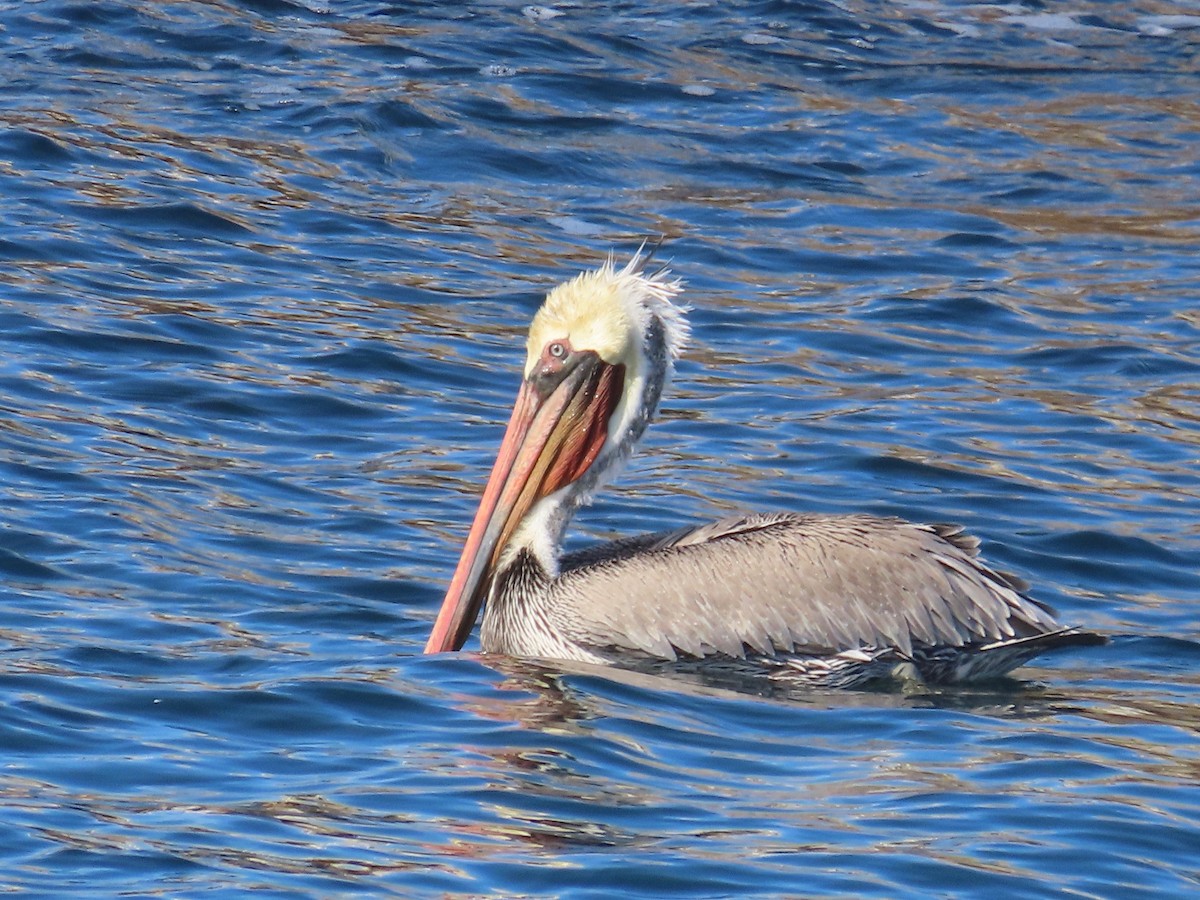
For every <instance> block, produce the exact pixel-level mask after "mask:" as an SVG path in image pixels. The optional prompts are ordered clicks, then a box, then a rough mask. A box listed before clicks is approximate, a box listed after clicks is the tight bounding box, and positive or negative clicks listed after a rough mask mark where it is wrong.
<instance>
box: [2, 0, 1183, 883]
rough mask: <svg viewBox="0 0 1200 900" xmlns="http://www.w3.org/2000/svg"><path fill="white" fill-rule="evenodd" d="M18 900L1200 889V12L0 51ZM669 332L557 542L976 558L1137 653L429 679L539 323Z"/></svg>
mask: <svg viewBox="0 0 1200 900" xmlns="http://www.w3.org/2000/svg"><path fill="white" fill-rule="evenodd" d="M0 45H2V46H3V54H4V60H5V75H4V82H5V89H4V90H3V91H2V92H0V211H2V215H0V835H2V836H3V840H2V842H0V890H3V891H7V892H10V893H11V892H15V893H17V894H21V893H26V894H28V895H30V896H46V897H62V896H71V895H86V896H104V895H107V896H117V895H120V896H124V897H141V896H168V897H205V898H208V897H241V896H246V895H247V894H248V893H249V892H251V891H256V892H259V893H260V894H261V895H262V896H267V897H333V896H360V895H387V896H429V895H437V896H443V895H461V896H514V895H520V896H570V897H589V896H590V897H608V896H613V895H614V892H615V891H618V890H619V891H620V892H621V894H622V895H623V896H637V897H663V896H674V897H707V896H747V895H767V896H781V895H790V896H812V897H833V896H852V897H880V898H884V897H886V898H895V897H926V896H956V897H1050V896H1064V895H1066V896H1073V897H1122V898H1128V897H1156V898H1157V897H1164V896H1181V897H1182V896H1193V895H1194V893H1195V892H1196V891H1197V890H1198V888H1200V884H1198V882H1200V862H1198V859H1200V856H1198V854H1197V848H1198V847H1200V788H1198V787H1197V784H1198V783H1200V740H1198V737H1197V726H1198V725H1200V714H1198V713H1197V708H1198V707H1197V700H1198V699H1200V624H1198V619H1200V617H1198V616H1197V612H1196V600H1197V596H1198V594H1200V591H1198V582H1200V579H1198V572H1197V569H1198V563H1197V561H1198V560H1200V525H1198V523H1200V469H1198V459H1197V457H1198V453H1200V312H1198V310H1200V261H1198V260H1200V252H1198V249H1200V248H1198V246H1197V245H1198V239H1200V92H1198V91H1197V80H1196V73H1197V71H1198V70H1200V7H1198V6H1196V5H1195V4H1194V3H1178V4H1170V3H1160V2H1152V0H1134V2H1131V3H1124V4H1111V3H1101V2H1079V3H1075V4H1043V3H1038V2H1014V3H1006V4H1002V5H993V4H986V3H982V4H960V3H950V2H939V0H929V2H926V0H913V2H899V3H886V4H885V3H873V2H858V0H845V2H836V3H835V2H829V3H823V2H799V3H787V2H774V3H767V2H764V3H736V2H721V3H715V2H714V3H708V2H694V3H682V4H635V3H622V4H598V3H597V4H590V3H561V4H555V5H549V6H541V7H534V6H522V5H521V4H519V3H511V4H509V3H488V4H485V3H480V4H472V5H455V4H427V5H426V4H408V3H396V4H387V3H381V2H345V3H342V2H334V3H327V4H324V5H316V4H311V5H304V4H302V3H297V2H287V0H256V2H243V3H234V2H216V0H214V2H157V3H132V2H126V3H122V2H112V0H108V2H104V0H101V2H88V3H83V2H76V3H71V2H60V0H44V2H27V3H7V4H3V5H2V6H0ZM647 235H650V236H658V235H665V236H666V238H667V243H666V247H665V249H664V250H663V251H662V252H663V253H664V255H666V256H669V257H670V259H671V263H672V267H673V269H674V271H675V272H676V273H678V274H679V275H681V276H682V277H683V278H685V279H686V280H687V282H688V285H689V291H688V301H689V303H690V304H691V305H692V307H693V312H692V323H693V326H694V341H693V344H692V346H691V348H690V350H689V352H688V354H687V356H686V358H685V359H684V360H683V362H682V364H681V367H680V370H679V374H678V377H677V382H676V385H675V387H674V389H673V391H672V393H671V395H670V397H669V398H668V399H667V401H666V403H665V406H664V410H663V415H662V421H661V422H660V423H659V424H658V425H657V426H656V427H654V428H652V429H651V431H650V433H649V435H648V438H647V441H646V446H645V448H644V452H643V453H642V454H641V456H640V457H639V458H638V460H636V461H635V462H634V464H633V465H632V466H631V467H630V470H629V471H628V472H627V473H626V475H625V476H624V477H623V479H622V480H621V482H620V483H619V485H618V486H617V487H615V488H614V489H612V490H611V491H609V492H608V493H606V494H605V495H604V496H603V497H602V498H600V499H599V500H598V502H597V503H596V504H595V505H594V506H593V507H591V508H590V509H588V510H586V511H585V512H584V514H583V515H582V516H581V518H580V521H579V522H578V523H577V525H576V527H575V529H574V534H573V538H572V540H573V541H583V540H587V539H589V538H591V539H595V538H597V537H611V536H615V535H618V534H624V533H629V532H632V531H639V530H648V529H655V528H660V527H668V526H677V525H681V524H684V523H687V522H690V521H693V520H696V519H704V518H710V517H713V516H716V515H719V514H721V513H723V512H725V511H728V510H734V509H746V508H749V509H796V510H822V511H832V512H849V511H856V510H858V511H861V510H866V511H873V512H881V513H894V514H900V515H904V516H906V517H909V518H915V519H918V520H950V521H959V522H962V523H964V524H965V525H966V526H968V527H969V528H970V529H971V531H973V532H974V533H976V534H978V535H979V536H980V537H981V538H982V539H983V541H984V548H985V552H986V554H987V556H988V558H989V559H990V560H992V561H993V562H994V563H996V564H997V565H999V566H1001V567H1003V568H1007V569H1012V570H1015V571H1017V572H1020V573H1021V574H1022V575H1024V576H1026V577H1027V578H1029V579H1030V580H1031V581H1033V582H1034V584H1035V585H1036V590H1035V593H1036V594H1037V596H1039V597H1041V598H1042V599H1044V600H1046V601H1048V602H1050V603H1052V604H1054V605H1055V606H1056V607H1057V608H1058V609H1059V611H1060V614H1061V616H1062V618H1063V619H1064V620H1066V621H1069V622H1072V623H1075V624H1080V625H1084V626H1087V627H1089V628H1093V629H1096V630H1099V631H1101V632H1103V633H1105V634H1107V635H1108V636H1110V637H1111V638H1112V640H1111V642H1110V644H1109V645H1108V646H1107V647H1103V648H1098V649H1091V650H1078V651H1073V652H1067V653H1062V654H1059V655H1057V656H1054V657H1047V658H1043V659H1042V660H1039V661H1038V662H1037V664H1035V665H1031V666H1028V667H1026V668H1024V669H1022V670H1020V671H1019V673H1018V674H1019V676H1020V679H1019V680H1015V681H1013V682H1011V683H1008V684H1003V685H995V686H989V687H987V688H986V689H982V688H979V689H973V690H967V689H963V690H955V691H942V692H933V693H915V694H891V693H861V692H860V693H843V694H813V695H812V697H811V698H803V699H798V700H796V701H795V702H790V703H782V702H777V701H768V700H763V699H759V698H756V697H754V696H749V695H745V696H742V695H734V694H704V693H699V692H697V691H695V690H689V689H688V688H687V687H686V686H685V685H678V684H671V683H664V682H655V681H639V680H632V679H630V678H628V677H622V678H615V677H610V676H605V675H603V674H597V673H592V672H580V671H565V672H564V671H559V670H555V669H553V668H548V667H544V666H536V665H533V664H530V663H521V662H517V661H514V660H508V659H496V658H488V657H483V656H480V655H479V654H478V653H477V652H472V651H471V649H470V648H471V647H477V643H472V644H470V645H468V652H465V653H463V654H457V655H455V654H447V655H441V656H434V657H425V656H422V655H420V650H421V647H422V645H423V642H424V639H425V637H426V635H427V634H428V630H429V626H430V623H431V621H432V617H433V614H434V612H435V609H436V607H437V605H438V602H439V601H440V598H441V595H442V592H443V590H444V588H445V584H446V581H447V579H448V577H449V573H450V571H451V569H452V567H453V564H454V562H455V559H456V557H457V553H458V550H459V547H460V543H461V540H462V538H463V535H464V533H465V529H466V525H467V523H468V521H469V518H470V516H471V513H472V511H473V507H474V503H475V498H476V496H477V493H478V490H479V486H480V485H481V482H482V481H483V479H484V477H485V476H486V473H487V470H488V467H489V465H490V462H491V457H492V454H493V453H494V451H495V448H496V445H497V443H498V440H499V436H500V431H501V428H502V426H503V422H504V421H505V419H506V417H507V413H508V407H509V404H510V403H511V400H512V398H513V395H514V392H515V386H516V383H517V380H518V369H519V366H520V363H521V359H522V356H523V332H524V329H525V327H526V324H527V322H528V319H529V317H530V315H531V313H532V311H533V310H534V309H535V308H536V306H537V304H538V303H539V302H540V299H541V297H542V296H543V294H544V292H545V290H546V289H547V288H548V287H549V286H551V285H552V284H553V283H555V282H557V281H559V280H561V279H564V278H566V277H568V276H570V275H572V274H574V273H575V272H576V271H578V270H579V269H580V268H583V267H590V266H592V265H595V264H596V263H597V262H599V261H600V260H602V259H603V258H604V257H605V255H606V254H607V253H609V252H610V250H611V251H615V252H616V253H617V254H618V255H619V256H621V257H623V256H625V255H626V254H628V253H630V252H632V251H633V249H635V248H636V246H637V244H638V242H639V241H640V240H641V238H642V237H644V236H647Z"/></svg>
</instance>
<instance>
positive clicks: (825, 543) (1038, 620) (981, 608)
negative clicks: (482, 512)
mask: <svg viewBox="0 0 1200 900" xmlns="http://www.w3.org/2000/svg"><path fill="white" fill-rule="evenodd" d="M977 548H978V541H976V540H975V539H974V538H971V537H969V536H967V535H964V534H963V533H962V531H961V529H957V528H955V527H953V526H944V525H936V526H927V525H913V524H910V523H907V522H904V521H902V520H899V519H889V518H877V517H871V516H849V517H831V516H815V515H811V516H801V515H787V514H780V515H767V516H763V515H756V516H749V517H745V518H731V519H723V520H721V521H718V522H713V523H711V524H707V525H703V526H700V527H698V528H689V529H680V530H678V531H669V532H660V533H657V534H650V535H642V536H639V537H636V538H626V539H624V540H621V541H615V542H612V543H610V544H604V545H601V546H599V547H597V548H589V550H585V551H582V552H580V553H575V554H571V555H570V556H568V557H566V558H564V560H563V563H562V571H561V574H560V577H559V578H558V579H556V580H555V581H554V583H553V587H552V590H553V592H554V593H555V597H554V603H553V604H552V605H551V607H552V608H554V609H556V610H557V611H558V614H559V615H561V616H563V617H569V619H570V626H571V630H572V631H573V632H574V633H575V634H577V635H580V636H581V637H582V638H583V639H584V640H585V641H586V642H587V643H589V644H592V645H594V646H596V647H600V648H611V649H615V650H619V651H638V652H642V653H646V654H649V655H651V656H654V657H657V658H660V659H668V660H673V659H676V658H678V657H679V656H680V655H683V656H686V657H703V656H709V655H712V654H714V653H720V654H723V655H726V656H735V657H741V656H745V655H748V654H766V655H773V654H775V653H777V652H796V651H803V652H821V653H837V652H842V651H845V650H852V649H856V648H879V647H894V648H896V649H897V650H899V651H900V652H901V653H903V654H906V655H911V654H912V652H913V649H914V647H918V648H920V647H938V646H962V645H964V644H975V643H988V642H991V641H998V640H1004V639H1008V638H1012V637H1014V636H1017V637H1022V636H1030V635H1036V634H1040V633H1043V632H1047V631H1051V630H1054V629H1056V628H1058V627H1059V626H1058V625H1057V623H1056V622H1055V621H1054V619H1053V617H1052V615H1051V613H1050V611H1049V609H1048V608H1046V607H1044V606H1043V605H1042V604H1039V603H1037V602H1036V601H1033V600H1031V599H1029V598H1027V597H1024V596H1022V595H1021V594H1020V593H1018V591H1017V590H1016V586H1017V584H1019V582H1017V581H1016V580H1015V579H1010V578H1009V577H1007V576H1004V575H1001V574H1000V573H997V572H995V571H993V570H992V569H990V568H988V567H987V566H986V565H985V564H984V563H982V562H981V561H980V560H979V558H978V549H977Z"/></svg>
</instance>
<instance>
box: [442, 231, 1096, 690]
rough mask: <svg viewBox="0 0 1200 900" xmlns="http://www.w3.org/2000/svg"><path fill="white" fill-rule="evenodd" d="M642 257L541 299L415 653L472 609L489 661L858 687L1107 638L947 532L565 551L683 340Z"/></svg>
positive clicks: (802, 535)
mask: <svg viewBox="0 0 1200 900" xmlns="http://www.w3.org/2000/svg"><path fill="white" fill-rule="evenodd" d="M648 259H649V257H648V256H645V255H643V254H642V253H641V251H639V253H638V254H636V255H635V256H634V258H633V259H632V260H631V261H630V263H629V264H628V265H626V266H625V267H624V268H622V269H619V270H618V269H617V268H616V267H615V266H614V265H613V261H612V259H611V258H610V259H609V261H608V262H607V263H606V264H605V265H603V266H601V267H600V268H599V269H597V270H595V271H592V272H588V273H585V274H582V275H580V276H578V277H577V278H575V279H574V280H572V281H569V282H567V283H566V284H563V285H560V286H559V287H557V288H555V289H554V290H553V291H551V292H550V294H549V296H548V297H547V298H546V302H545V304H544V305H543V306H542V308H541V310H540V311H539V312H538V313H537V315H536V316H535V317H534V319H533V324H532V326H531V327H530V330H529V340H528V356H527V358H526V362H525V371H524V379H523V380H522V382H521V386H520V390H519V391H518V394H517V400H516V405H515V407H514V408H513V411H512V418H511V419H510V420H509V423H508V430H507V431H506V432H505V435H504V440H503V442H502V443H501V445H500V452H499V455H498V457H497V459H496V462H495V465H494V467H493V469H492V474H491V477H490V478H489V479H488V482H487V486H486V488H485V489H484V492H483V498H482V500H481V502H480V505H479V510H478V512H477V513H476V515H475V521H474V523H473V524H472V525H471V530H470V533H469V535H468V537H467V541H466V546H465V547H464V549H463V553H462V557H461V558H460V559H459V561H458V568H457V569H456V570H455V573H454V577H453V579H452V580H451V582H450V588H449V590H448V591H447V593H446V598H445V600H444V602H443V604H442V608H441V611H440V612H439V614H438V617H437V621H436V623H435V624H434V626H433V632H432V634H431V635H430V637H429V642H428V644H427V645H426V647H425V652H426V653H436V652H441V651H444V650H457V649H459V648H460V647H462V645H463V643H464V642H465V641H466V639H467V636H468V635H469V634H470V632H471V629H472V628H473V627H474V624H475V619H476V617H477V616H478V614H479V609H480V606H481V605H482V604H483V602H484V599H485V598H486V600H487V609H486V612H485V613H484V617H483V629H482V633H481V639H482V645H483V649H484V650H485V651H487V652H491V653H503V654H508V655H511V656H521V657H535V658H541V659H548V660H555V659H557V660H564V661H565V660H572V661H582V662H586V663H599V664H609V665H618V666H624V667H629V668H635V669H641V670H649V671H656V672H658V671H663V672H665V671H670V670H676V671H692V672H698V673H701V674H702V675H705V676H708V675H719V674H720V673H728V674H729V675H730V676H731V677H738V678H740V677H741V676H742V675H744V674H746V673H754V674H762V675H765V676H767V677H768V678H769V679H771V680H773V681H774V682H778V683H783V684H785V685H790V684H799V685H817V686H831V687H837V686H853V685H858V684H863V683H866V682H868V681H872V680H874V679H878V678H884V677H890V676H893V675H897V674H900V675H904V676H905V677H912V676H914V675H915V676H919V677H920V678H922V679H924V680H925V681H926V682H930V683H934V682H955V681H964V680H968V679H978V678H988V677H994V676H998V675H1001V674H1003V673H1005V672H1007V671H1008V670H1010V669H1013V668H1015V667H1016V666H1018V665H1021V664H1022V663H1024V662H1026V661H1028V660H1029V659H1031V658H1032V657H1034V656H1036V655H1037V654H1038V653H1040V652H1042V651H1044V650H1048V649H1051V648H1055V647H1062V646H1068V645H1073V644H1094V643H1099V642H1102V641H1103V638H1101V637H1099V636H1098V635H1095V634H1091V633H1088V632H1083V631H1079V630H1076V629H1073V628H1065V627H1063V626H1061V625H1059V624H1058V623H1057V622H1056V621H1055V620H1054V617H1053V614H1052V611H1051V610H1050V609H1049V608H1048V607H1047V606H1046V605H1044V604H1042V603H1039V602H1038V601H1036V600H1033V599H1031V598H1029V597H1027V596H1025V594H1024V593H1023V592H1024V590H1025V587H1026V586H1025V585H1024V584H1023V583H1021V582H1020V581H1019V580H1018V579H1016V578H1013V577H1011V576H1008V575H1004V574H1002V573H1000V572H997V571H995V570H994V569H992V568H990V567H989V566H987V565H986V564H985V563H984V562H983V561H982V560H981V559H980V558H979V556H978V550H977V548H978V543H979V542H978V541H977V540H975V539H974V538H971V537H969V536H967V535H965V534H963V533H962V530H961V529H959V528H957V527H954V526H950V525H916V524H912V523H909V522H905V521H903V520H901V519H895V518H881V517H875V516H867V515H852V516H829V515H798V514H787V513H783V514H772V515H750V516H745V517H741V518H728V519H723V520H721V521H718V522H713V523H711V524H707V525H701V526H699V527H696V528H684V529H680V530H678V531H670V532H662V533H657V534H648V535H641V536H637V537H628V538H624V539H621V540H617V541H613V542H611V543H607V544H603V545H600V546H596V547H591V548H588V549H585V550H583V551H581V552H576V553H570V554H567V555H565V556H564V555H562V553H561V549H560V548H561V541H562V536H563V531H564V530H565V528H566V526H567V523H568V522H569V521H570V518H571V516H572V514H573V513H574V512H575V510H576V509H577V508H578V507H579V506H581V505H582V504H584V503H586V502H587V501H588V499H589V498H590V497H591V496H592V494H593V493H594V492H595V491H596V490H597V489H598V488H599V487H600V486H601V485H602V484H603V483H604V482H605V481H607V480H608V479H609V478H610V477H611V476H612V475H613V474H614V472H615V471H616V470H617V469H618V468H619V467H620V465H621V463H622V462H624V460H625V459H626V458H627V457H628V456H629V454H630V452H631V451H632V450H633V446H634V444H635V443H636V442H637V440H638V438H639V437H641V434H642V432H643V430H644V429H645V427H646V424H647V423H648V422H649V421H650V419H651V417H652V416H653V414H654V411H655V409H656V407H657V405H658V401H659V397H660V396H661V394H662V391H663V388H664V386H665V385H666V383H667V381H668V379H669V377H670V375H671V372H672V361H673V360H674V359H675V358H676V357H678V356H679V353H680V351H681V349H682V347H683V345H684V342H685V340H686V338H687V334H688V328H687V324H686V322H685V320H684V310H683V309H682V308H681V307H679V306H677V305H676V304H675V303H673V302H672V301H673V300H674V299H675V297H676V296H677V295H678V294H679V292H680V291H681V289H682V283H681V282H680V281H679V280H677V279H673V278H671V276H670V273H669V272H668V271H667V270H666V269H660V270H658V271H655V272H649V271H648V270H647V262H648Z"/></svg>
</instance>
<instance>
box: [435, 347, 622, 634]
mask: <svg viewBox="0 0 1200 900" xmlns="http://www.w3.org/2000/svg"><path fill="white" fill-rule="evenodd" d="M623 381H624V367H623V366H621V365H611V364H609V363H607V362H604V361H603V360H602V359H600V357H599V356H597V355H596V354H595V353H590V352H582V353H577V354H574V358H573V359H572V361H571V364H570V365H569V366H568V367H565V368H564V369H563V370H562V371H561V372H557V373H554V376H553V377H548V376H547V374H546V373H544V372H538V371H537V370H535V371H534V373H533V374H531V375H530V376H528V377H527V378H526V379H525V380H524V381H523V382H522V383H521V389H520V391H519V392H518V394H517V400H516V403H515V404H514V406H513V411H512V416H511V418H510V419H509V421H508V428H507V430H506V431H505V433H504V440H503V441H502V442H501V444H500V451H499V453H498V454H497V456H496V462H495V464H494V465H493V466H492V474H491V475H490V476H489V478H488V482H487V487H485V488H484V491H483V498H482V499H481V500H480V503H479V509H478V511H477V512H476V513H475V520H474V521H473V522H472V523H471V530H470V532H469V534H468V535H467V542H466V545H465V546H464V547H463V552H462V556H461V557H460V558H459V560H458V567H457V568H456V569H455V571H454V577H453V578H452V579H451V581H450V588H449V590H448V591H447V592H446V597H445V599H444V600H443V601H442V608H441V610H440V611H439V612H438V617H437V621H436V622H434V625H433V631H432V632H431V633H430V635H429V641H428V642H427V643H426V644H425V652H426V653H441V652H443V651H446V650H458V649H459V648H461V647H462V645H463V644H464V643H466V640H467V636H468V635H469V634H470V633H471V629H472V627H474V625H475V619H476V618H477V617H478V616H479V609H480V606H481V605H482V604H483V599H484V597H485V596H486V595H487V592H488V590H489V588H490V586H491V581H492V574H493V572H494V571H495V568H496V564H497V562H498V561H499V559H500V556H501V554H502V553H503V551H504V547H505V546H506V545H507V544H508V541H509V539H510V538H511V537H512V535H513V532H514V531H515V530H516V529H517V526H518V525H520V523H521V521H522V520H523V519H524V518H525V516H526V514H528V513H529V511H530V509H532V507H533V505H534V504H535V503H537V501H539V500H541V499H542V498H543V497H547V496H549V495H550V494H553V493H554V492H555V491H557V490H559V489H560V488H562V487H564V486H566V485H568V484H570V483H572V482H574V481H576V480H577V479H578V478H579V477H580V476H582V475H583V473H584V472H586V471H587V470H588V468H589V467H590V466H591V465H592V463H593V462H594V461H595V459H596V456H597V455H598V454H599V453H600V451H601V449H602V448H603V447H604V443H605V440H606V439H607V437H608V421H609V418H610V416H611V415H612V413H613V410H614V409H616V407H617V404H618V403H619V402H620V399H621V393H622V389H623Z"/></svg>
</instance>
